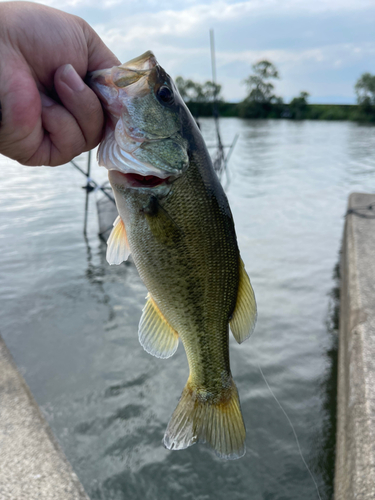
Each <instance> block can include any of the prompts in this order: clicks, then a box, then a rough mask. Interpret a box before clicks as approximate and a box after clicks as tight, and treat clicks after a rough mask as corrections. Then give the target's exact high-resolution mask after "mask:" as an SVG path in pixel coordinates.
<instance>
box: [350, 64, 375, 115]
mask: <svg viewBox="0 0 375 500" xmlns="http://www.w3.org/2000/svg"><path fill="white" fill-rule="evenodd" d="M354 88H355V92H356V94H357V103H358V112H357V116H356V119H357V120H359V121H371V122H374V121H375V75H372V74H371V73H363V75H362V76H361V77H360V78H359V79H358V80H357V83H356V84H355V87H354Z"/></svg>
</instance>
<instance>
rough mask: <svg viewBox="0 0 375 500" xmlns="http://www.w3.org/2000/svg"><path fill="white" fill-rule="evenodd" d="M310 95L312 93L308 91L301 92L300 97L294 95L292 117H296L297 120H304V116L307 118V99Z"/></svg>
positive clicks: (291, 108)
mask: <svg viewBox="0 0 375 500" xmlns="http://www.w3.org/2000/svg"><path fill="white" fill-rule="evenodd" d="M309 95H310V94H309V93H308V92H301V93H300V95H299V96H298V97H294V99H292V100H291V101H290V104H289V113H290V118H294V119H295V120H302V119H303V118H306V114H307V110H308V102H307V99H308V97H309Z"/></svg>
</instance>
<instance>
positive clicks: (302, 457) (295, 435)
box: [258, 363, 322, 500]
mask: <svg viewBox="0 0 375 500" xmlns="http://www.w3.org/2000/svg"><path fill="white" fill-rule="evenodd" d="M258 368H259V371H260V374H261V375H262V377H263V380H264V382H265V383H266V385H267V387H268V390H269V391H270V393H271V394H272V396H273V398H274V400H275V401H276V403H277V404H278V405H279V408H280V410H281V411H282V412H283V413H284V415H285V418H286V419H287V420H288V422H289V425H290V427H291V428H292V431H293V434H294V438H295V440H296V443H297V448H298V452H299V454H300V457H301V460H302V462H303V464H304V466H305V467H306V469H307V471H308V473H309V474H310V476H311V479H312V480H313V483H314V485H315V488H316V492H317V494H318V497H319V500H322V497H321V496H320V493H319V487H318V484H317V482H316V480H315V477H314V475H313V473H312V472H311V470H310V467H309V466H308V465H307V463H306V460H305V458H304V456H303V454H302V450H301V446H300V444H299V439H298V436H297V433H296V431H295V429H294V426H293V424H292V421H291V420H290V418H289V417H288V415H287V413H286V411H285V410H284V408H283V407H282V406H281V403H280V402H279V400H278V399H277V397H276V396H275V394H274V393H273V391H272V389H271V387H270V386H269V383H268V382H267V380H266V377H265V376H264V374H263V371H262V368H261V367H260V364H259V363H258Z"/></svg>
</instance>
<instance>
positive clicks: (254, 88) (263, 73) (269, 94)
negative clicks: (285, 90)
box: [244, 60, 279, 103]
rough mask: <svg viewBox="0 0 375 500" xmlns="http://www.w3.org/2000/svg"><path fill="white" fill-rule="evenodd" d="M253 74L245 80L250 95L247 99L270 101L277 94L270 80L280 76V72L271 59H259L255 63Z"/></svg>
mask: <svg viewBox="0 0 375 500" xmlns="http://www.w3.org/2000/svg"><path fill="white" fill-rule="evenodd" d="M252 68H253V72H254V74H253V75H250V76H249V77H248V78H246V80H245V81H244V83H245V85H246V86H247V88H248V92H249V94H248V96H247V97H246V100H248V101H255V102H262V103H269V102H271V101H272V100H273V99H275V98H276V96H275V95H274V94H273V89H274V85H273V84H272V83H271V82H270V81H269V80H271V79H276V78H279V73H278V71H277V69H276V67H275V66H274V65H273V64H272V63H271V62H269V61H266V60H264V61H259V62H258V63H256V64H253V66H252Z"/></svg>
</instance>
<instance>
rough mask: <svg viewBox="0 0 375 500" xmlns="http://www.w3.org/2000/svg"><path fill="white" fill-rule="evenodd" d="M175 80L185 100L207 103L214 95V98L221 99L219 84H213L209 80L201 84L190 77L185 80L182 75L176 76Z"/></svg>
mask: <svg viewBox="0 0 375 500" xmlns="http://www.w3.org/2000/svg"><path fill="white" fill-rule="evenodd" d="M175 82H176V85H177V88H178V91H179V93H180V95H181V97H182V99H183V100H184V101H185V102H199V103H209V102H212V101H213V100H214V97H216V100H220V99H221V97H220V92H221V85H218V84H215V83H213V82H211V81H210V80H207V81H206V82H205V83H203V84H202V83H198V82H194V81H193V80H190V79H187V80H185V79H184V78H182V76H178V77H177V78H176V80H175Z"/></svg>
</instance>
